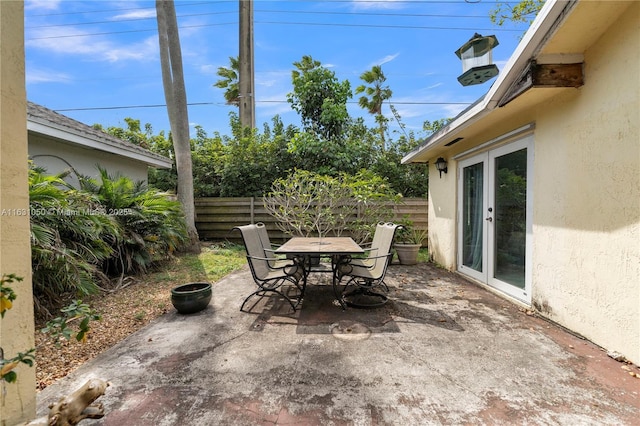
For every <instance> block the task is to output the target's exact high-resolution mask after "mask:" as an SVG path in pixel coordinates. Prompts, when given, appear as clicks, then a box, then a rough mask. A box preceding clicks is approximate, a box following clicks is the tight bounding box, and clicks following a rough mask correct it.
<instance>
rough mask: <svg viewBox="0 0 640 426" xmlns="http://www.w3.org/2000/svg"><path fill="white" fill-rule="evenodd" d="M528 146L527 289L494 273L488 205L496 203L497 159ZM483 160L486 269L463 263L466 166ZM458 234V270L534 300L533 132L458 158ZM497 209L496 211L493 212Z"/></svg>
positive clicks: (525, 299) (510, 292) (521, 296)
mask: <svg viewBox="0 0 640 426" xmlns="http://www.w3.org/2000/svg"><path fill="white" fill-rule="evenodd" d="M525 148H526V149H527V195H526V199H527V201H526V225H525V227H526V237H525V286H524V289H521V288H518V287H516V286H514V285H511V284H509V283H506V282H504V281H501V280H499V279H497V278H495V277H494V255H493V253H495V238H493V232H494V222H493V221H492V219H490V218H491V216H492V213H489V212H488V208H489V207H491V208H492V209H493V208H494V207H493V206H494V205H495V203H494V199H495V191H494V189H495V182H494V180H495V173H494V164H495V159H496V158H497V157H500V156H502V155H506V154H509V153H511V152H514V151H518V150H521V149H525ZM478 163H482V164H483V173H484V178H483V196H482V198H483V200H482V203H483V205H482V211H483V212H484V213H485V215H486V216H487V217H486V220H483V221H482V222H483V238H482V240H483V241H482V244H483V249H482V252H483V253H482V271H476V270H475V269H473V268H470V267H467V266H465V265H463V225H464V218H463V213H464V212H463V197H464V179H463V170H464V168H466V167H469V166H471V165H474V164H478ZM457 176H458V202H457V204H458V207H457V213H458V214H457V216H458V233H457V234H458V236H457V265H458V271H459V272H461V273H463V274H465V275H468V276H469V277H471V278H474V279H476V280H478V281H480V282H482V283H484V284H487V285H489V286H490V287H493V288H495V289H496V290H498V291H500V292H502V293H505V294H507V295H508V296H510V297H513V298H515V299H517V300H519V301H521V302H524V303H526V304H531V277H532V265H531V263H532V261H531V259H532V246H533V241H532V223H533V221H532V215H533V134H528V135H526V136H524V137H522V138H520V139H518V140H516V141H514V142H511V143H508V144H501V145H500V146H497V147H495V148H488V149H487V150H486V151H484V152H482V153H475V155H473V156H471V157H469V158H465V159H464V160H460V161H459V162H458V173H457ZM493 213H495V212H493Z"/></svg>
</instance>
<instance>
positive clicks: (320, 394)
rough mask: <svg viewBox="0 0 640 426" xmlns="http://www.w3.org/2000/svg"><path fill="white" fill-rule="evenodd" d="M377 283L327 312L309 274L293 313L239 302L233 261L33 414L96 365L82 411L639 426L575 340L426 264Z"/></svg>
mask: <svg viewBox="0 0 640 426" xmlns="http://www.w3.org/2000/svg"><path fill="white" fill-rule="evenodd" d="M387 283H388V284H389V286H390V301H389V303H387V305H385V306H384V307H382V308H377V309H353V308H349V309H347V310H346V311H342V310H341V309H340V308H339V307H337V306H336V305H335V304H334V302H333V298H332V296H333V292H332V289H331V286H329V285H327V284H328V277H327V276H322V275H312V276H311V278H310V285H309V287H308V290H309V292H308V293H307V295H306V297H305V300H304V303H303V306H302V309H301V310H299V311H298V312H296V313H295V314H293V313H292V311H291V310H290V308H288V307H287V306H288V305H285V304H284V303H283V302H282V300H281V299H278V298H276V297H270V298H265V299H264V300H262V301H261V302H259V303H258V304H256V305H255V306H254V307H253V309H252V312H251V313H243V312H240V311H239V307H240V304H241V303H242V301H243V300H244V297H245V296H246V295H248V294H249V293H251V292H252V291H253V288H254V284H253V282H252V280H251V275H250V273H249V270H248V269H247V268H245V269H244V270H242V271H240V272H236V273H233V274H231V275H229V276H227V277H226V278H224V279H223V280H222V281H220V282H218V283H216V284H214V287H213V299H212V301H211V303H210V305H209V306H208V307H207V309H205V310H204V311H201V312H199V313H196V314H192V315H180V314H177V313H176V312H175V311H173V312H170V313H168V314H166V315H164V316H163V317H162V318H159V319H158V320H156V321H154V322H153V323H152V324H150V325H149V326H147V327H146V328H144V329H142V330H140V331H139V332H137V333H135V334H133V335H131V336H130V337H128V338H127V339H125V340H124V341H122V342H121V343H119V344H118V345H116V346H115V347H113V348H111V349H110V350H108V351H107V352H105V353H103V354H102V355H100V356H99V357H98V358H96V359H95V360H93V361H91V362H88V363H86V364H85V365H83V366H81V367H80V368H79V369H78V370H76V371H75V372H73V373H71V374H70V375H69V376H67V377H65V378H64V379H62V380H60V381H59V382H57V383H56V384H54V385H51V386H49V387H47V388H46V389H44V390H43V391H41V392H40V393H39V394H38V415H45V414H46V412H47V406H48V404H49V403H51V402H53V401H56V400H57V399H58V398H59V397H60V396H61V395H64V394H67V393H70V392H72V391H73V390H75V389H77V388H79V387H80V386H81V385H82V384H84V383H85V382H86V381H87V380H88V379H90V378H94V377H98V378H103V379H106V380H108V381H110V382H111V386H110V387H109V388H108V389H107V391H106V394H105V395H104V396H102V397H100V398H99V399H98V401H97V402H101V403H102V404H103V405H104V408H105V413H106V415H105V417H104V418H102V419H100V420H87V421H85V422H83V423H82V424H87V425H91V424H96V425H118V426H121V425H136V426H138V425H139V426H142V425H150V426H151V425H153V426H158V425H189V426H192V425H382V424H384V425H387V424H388V425H462V424H467V425H469V424H473V425H483V424H484V425H500V424H504V425H507V424H509V425H511V424H528V425H531V424H535V425H538V424H540V425H638V424H640V420H639V419H640V379H637V378H634V377H632V376H631V375H629V372H628V371H627V370H626V369H625V368H623V367H624V366H625V364H623V363H620V362H617V361H615V360H613V359H611V358H610V357H608V356H607V354H606V352H605V351H603V350H602V349H601V348H599V347H597V346H596V345H594V344H592V343H590V342H589V341H586V340H582V339H580V338H579V337H576V336H574V335H572V334H570V333H567V332H566V331H564V330H563V329H561V328H560V327H557V326H556V325H553V324H550V323H548V322H546V321H544V320H542V319H540V318H537V317H535V316H532V315H527V313H526V311H525V310H523V309H522V308H520V307H519V306H517V305H514V304H512V303H510V302H508V301H506V300H503V299H501V298H500V297H498V296H496V295H494V294H493V293H491V292H488V291H487V290H485V289H483V288H481V287H478V286H477V285H475V284H473V283H470V282H468V281H466V280H464V279H462V278H461V277H459V276H457V275H456V274H453V273H450V272H447V271H443V270H441V269H438V268H436V267H434V266H432V265H428V264H420V265H417V266H414V267H405V266H400V265H391V266H390V268H389V274H388V279H387ZM318 284H321V285H318ZM322 284H324V285H322ZM167 297H169V295H167ZM627 368H631V369H634V371H639V370H638V369H637V368H636V367H635V366H627Z"/></svg>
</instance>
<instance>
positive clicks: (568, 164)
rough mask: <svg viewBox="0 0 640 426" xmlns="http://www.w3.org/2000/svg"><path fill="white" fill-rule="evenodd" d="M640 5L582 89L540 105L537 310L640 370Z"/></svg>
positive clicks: (591, 54)
mask: <svg viewBox="0 0 640 426" xmlns="http://www.w3.org/2000/svg"><path fill="white" fill-rule="evenodd" d="M638 6H639V5H638V3H636V4H635V6H634V7H632V8H631V11H632V13H627V14H625V15H624V16H623V17H622V18H621V20H620V21H619V22H617V23H616V24H615V25H614V26H613V27H612V28H611V30H610V31H609V32H608V33H606V34H605V36H604V37H603V38H602V39H601V40H599V41H598V42H597V43H596V45H595V46H593V48H592V49H590V50H589V51H587V52H585V60H584V75H585V85H584V86H583V87H581V88H580V89H578V90H577V91H576V92H573V91H569V92H566V93H565V94H563V96H561V97H558V98H555V99H553V100H552V101H551V102H548V103H545V104H543V105H539V106H538V113H537V120H536V132H535V166H534V167H535V190H534V194H535V195H534V224H533V235H534V255H533V304H534V306H536V307H537V308H539V309H540V310H541V312H542V313H543V314H544V315H546V316H548V317H549V318H550V319H552V320H554V321H556V322H558V323H560V324H562V325H564V326H566V327H568V328H569V329H571V330H574V331H576V332H578V333H580V334H582V335H584V336H585V337H587V338H588V339H590V340H592V341H594V342H595V343H597V344H599V345H601V346H603V347H605V348H607V349H609V350H615V351H618V352H621V353H622V354H624V355H625V356H626V357H627V358H628V359H630V360H632V361H633V362H635V363H640V134H639V132H638V126H639V121H640V109H639V104H638V102H639V97H640V96H639V95H640V65H639V64H640V54H639V52H640V51H639V50H638V48H637V41H638V32H637V22H638V21H637V18H638V10H639V7H638Z"/></svg>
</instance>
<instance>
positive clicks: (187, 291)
mask: <svg viewBox="0 0 640 426" xmlns="http://www.w3.org/2000/svg"><path fill="white" fill-rule="evenodd" d="M210 301H211V284H210V283H207V282H193V283H187V284H182V285H180V286H178V287H174V288H172V289H171V303H172V304H173V307H174V308H176V310H177V311H178V312H179V313H181V314H193V313H195V312H199V311H201V310H203V309H204V308H206V307H207V305H208V304H209V302H210Z"/></svg>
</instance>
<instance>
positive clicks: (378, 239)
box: [369, 222, 399, 276]
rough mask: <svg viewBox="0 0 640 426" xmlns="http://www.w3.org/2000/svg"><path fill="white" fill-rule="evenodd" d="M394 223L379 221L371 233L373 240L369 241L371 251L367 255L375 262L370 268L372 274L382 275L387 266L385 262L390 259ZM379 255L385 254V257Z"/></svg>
mask: <svg viewBox="0 0 640 426" xmlns="http://www.w3.org/2000/svg"><path fill="white" fill-rule="evenodd" d="M398 226H399V225H397V224H395V223H391V222H388V223H379V224H378V225H377V226H376V231H375V232H374V234H373V241H372V242H371V248H372V250H371V252H370V253H369V257H370V258H371V259H372V261H373V262H375V264H374V266H373V268H372V269H371V274H372V275H373V276H383V275H384V272H385V270H386V268H387V264H388V263H389V261H390V260H391V259H390V258H391V256H389V255H390V254H391V244H392V243H393V237H394V235H395V233H396V230H397V229H398ZM379 256H387V257H386V258H383V257H379Z"/></svg>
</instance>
